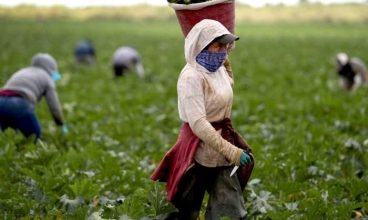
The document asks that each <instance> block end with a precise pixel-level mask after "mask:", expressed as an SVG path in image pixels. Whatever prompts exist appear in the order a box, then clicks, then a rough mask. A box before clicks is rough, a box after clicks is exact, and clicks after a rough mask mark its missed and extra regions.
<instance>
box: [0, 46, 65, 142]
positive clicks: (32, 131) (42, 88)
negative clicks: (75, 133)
mask: <svg viewBox="0 0 368 220" xmlns="http://www.w3.org/2000/svg"><path fill="white" fill-rule="evenodd" d="M59 79H61V76H60V74H59V72H58V67H57V63H56V61H55V59H54V58H53V57H52V56H51V55H50V54H47V53H38V54H36V55H35V56H33V58H32V65H31V66H29V67H26V68H23V69H21V70H19V71H17V72H16V73H14V74H13V75H12V76H11V78H10V79H9V80H8V81H7V82H6V84H5V86H4V87H3V88H2V89H1V90H0V106H1V108H0V128H1V130H5V129H7V128H13V129H15V130H19V131H20V132H21V133H22V134H24V136H26V137H29V136H31V135H35V137H36V138H40V136H41V125H40V123H39V121H38V119H37V117H36V114H35V106H36V105H37V103H38V102H39V101H40V100H41V98H42V97H45V98H46V102H47V104H48V107H49V109H50V112H51V114H52V116H53V119H54V121H55V123H56V124H57V125H58V126H60V128H61V129H62V132H63V133H67V132H68V129H67V126H66V125H65V123H64V121H63V116H62V111H61V107H60V103H59V99H58V95H57V91H56V85H55V81H57V80H59Z"/></svg>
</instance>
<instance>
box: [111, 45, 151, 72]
mask: <svg viewBox="0 0 368 220" xmlns="http://www.w3.org/2000/svg"><path fill="white" fill-rule="evenodd" d="M112 65H113V69H114V74H115V76H116V77H118V76H123V75H124V74H125V73H126V72H128V71H135V72H136V73H137V75H138V76H139V77H140V78H143V77H144V68H143V64H142V61H141V57H140V55H139V53H138V51H137V50H136V49H134V48H133V47H129V46H126V47H120V48H118V49H117V50H116V51H115V53H114V55H113V58H112Z"/></svg>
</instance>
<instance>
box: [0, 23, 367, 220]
mask: <svg viewBox="0 0 368 220" xmlns="http://www.w3.org/2000/svg"><path fill="white" fill-rule="evenodd" d="M0 26H1V34H0V48H1V51H0V85H1V86H2V85H4V84H5V82H6V80H7V79H8V78H9V77H10V76H11V74H12V73H14V72H15V71H17V70H18V69H20V68H22V67H25V66H28V65H29V64H30V62H31V61H30V60H31V57H32V56H33V55H34V54H35V53H37V52H48V53H50V54H52V55H53V56H54V57H55V58H56V59H57V61H58V63H59V70H60V72H61V74H62V80H60V81H58V82H57V90H58V93H59V99H60V102H61V104H62V109H63V113H64V117H65V120H66V123H67V124H68V126H69V130H70V131H69V133H68V134H66V135H63V134H62V133H61V131H60V129H59V128H58V127H57V126H56V125H55V124H54V123H53V121H52V118H51V115H50V113H49V110H48V107H47V105H46V103H45V100H42V101H41V102H40V104H39V105H38V106H37V107H36V113H37V116H38V117H39V120H40V123H41V125H42V132H43V138H42V142H38V143H33V142H32V141H31V140H26V139H24V138H23V137H22V136H21V135H20V134H17V133H16V132H15V131H13V130H7V131H6V132H5V133H0V219H124V220H125V219H133V220H135V219H157V218H158V216H160V215H161V214H164V213H166V212H169V211H170V210H173V207H172V206H171V205H170V204H168V203H167V202H166V199H165V191H164V184H162V183H156V182H153V181H151V180H150V179H149V177H150V175H151V174H152V172H153V170H154V169H155V167H156V165H157V164H158V162H159V161H160V160H161V159H162V157H163V156H164V154H165V153H166V152H167V151H168V149H169V148H170V147H171V146H172V145H173V144H174V143H175V141H176V138H177V135H178V131H179V128H180V125H181V121H180V120H179V118H178V112H177V98H176V81H177V79H178V76H179V73H180V71H181V68H182V67H183V66H184V64H185V60H184V54H183V53H184V52H183V45H184V38H183V35H182V33H181V30H180V28H179V25H178V23H177V22H176V20H175V19H173V20H165V21H148V20H141V21H129V22H128V21H124V20H109V21H107V20H105V21H96V20H94V21H72V20H62V19H58V20H39V21H37V20H32V21H29V20H11V19H6V20H0ZM236 33H237V34H238V35H239V36H240V40H239V41H238V42H237V44H236V48H235V50H234V51H233V52H232V54H231V56H230V60H231V62H232V66H233V70H234V75H235V85H234V95H235V96H234V106H233V112H232V120H233V124H234V127H235V128H236V129H237V130H238V131H239V133H240V134H241V135H243V136H244V137H245V138H246V139H247V140H248V142H249V144H250V145H251V146H252V148H253V151H254V153H255V157H256V167H255V169H254V172H253V174H252V176H251V180H250V182H249V184H248V186H247V187H246V190H245V191H244V198H245V199H246V206H247V210H248V217H249V219H280V220H284V219H313V220H314V219H368V173H367V169H368V117H367V115H368V87H361V88H359V89H358V90H356V91H354V92H352V93H347V92H346V91H344V90H342V89H341V88H340V87H339V84H338V78H337V75H336V73H335V65H334V57H335V55H336V53H338V52H341V51H343V52H346V53H347V54H349V55H352V56H357V57H360V58H362V59H363V60H364V61H365V62H366V63H368V28H367V24H366V23H364V22H363V23H301V24H296V23H290V24H287V23H275V24H249V23H246V22H238V23H237V26H236ZM85 38H88V39H90V40H92V42H93V43H94V45H95V47H96V50H97V63H96V65H94V66H90V67H87V66H77V65H76V64H75V63H74V61H73V56H72V52H73V47H74V45H75V43H76V42H77V41H79V40H81V39H85ZM123 45H131V46H134V47H135V48H137V49H138V50H139V51H140V52H141V55H142V57H143V64H144V67H145V70H146V72H147V77H146V78H145V79H143V80H142V79H140V78H138V77H137V75H135V74H134V73H131V74H129V75H126V76H124V77H122V78H119V79H115V78H114V77H113V75H112V69H111V63H110V62H111V57H112V54H113V52H114V50H115V49H116V48H118V47H120V46H123ZM204 205H205V204H204ZM201 219H204V216H203V213H202V214H201Z"/></svg>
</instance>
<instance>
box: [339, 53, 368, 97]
mask: <svg viewBox="0 0 368 220" xmlns="http://www.w3.org/2000/svg"><path fill="white" fill-rule="evenodd" d="M336 71H337V74H338V75H339V77H340V84H341V86H342V87H343V88H344V89H346V90H348V91H352V90H355V89H357V88H358V87H359V86H361V85H362V84H364V83H366V82H367V80H368V71H367V67H366V66H365V64H364V62H363V61H362V60H361V59H359V58H357V57H352V58H350V59H349V57H348V55H347V54H346V53H338V54H337V55H336Z"/></svg>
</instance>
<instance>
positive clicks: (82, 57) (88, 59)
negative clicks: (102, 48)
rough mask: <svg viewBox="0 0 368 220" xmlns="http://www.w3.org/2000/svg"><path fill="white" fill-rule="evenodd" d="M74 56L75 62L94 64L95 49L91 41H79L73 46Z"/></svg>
mask: <svg viewBox="0 0 368 220" xmlns="http://www.w3.org/2000/svg"><path fill="white" fill-rule="evenodd" d="M74 58H75V62H76V63H82V64H94V63H95V59H96V50H95V48H94V46H93V44H92V42H91V41H88V40H85V41H80V42H78V43H77V45H76V46H75V48H74Z"/></svg>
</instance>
